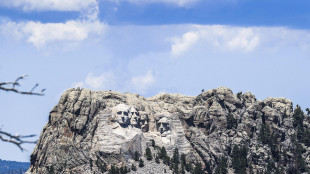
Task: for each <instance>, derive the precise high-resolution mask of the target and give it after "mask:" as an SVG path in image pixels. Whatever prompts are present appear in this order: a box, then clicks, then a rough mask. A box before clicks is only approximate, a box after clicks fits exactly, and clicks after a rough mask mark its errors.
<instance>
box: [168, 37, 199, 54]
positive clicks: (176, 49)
mask: <svg viewBox="0 0 310 174" xmlns="http://www.w3.org/2000/svg"><path fill="white" fill-rule="evenodd" d="M198 39H199V34H198V33H196V32H187V33H185V34H183V36H182V37H181V38H173V39H172V41H173V42H174V44H173V45H172V46H171V53H172V55H175V56H178V55H180V54H182V53H183V52H185V51H186V50H188V49H189V48H190V47H191V46H192V45H194V44H195V43H196V42H197V41H198Z"/></svg>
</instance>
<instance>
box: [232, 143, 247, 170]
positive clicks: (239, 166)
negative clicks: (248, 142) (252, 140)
mask: <svg viewBox="0 0 310 174" xmlns="http://www.w3.org/2000/svg"><path fill="white" fill-rule="evenodd" d="M247 151H248V150H247V148H246V146H245V145H243V146H240V147H239V146H237V145H234V147H233V151H232V155H231V157H232V167H233V169H234V170H235V173H238V174H245V173H246V168H247V158H246V157H247Z"/></svg>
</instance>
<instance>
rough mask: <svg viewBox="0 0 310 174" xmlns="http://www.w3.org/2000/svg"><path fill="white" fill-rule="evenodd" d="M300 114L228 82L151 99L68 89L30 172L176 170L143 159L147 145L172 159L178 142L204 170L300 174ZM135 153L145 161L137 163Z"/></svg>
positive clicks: (304, 150)
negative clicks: (231, 86)
mask: <svg viewBox="0 0 310 174" xmlns="http://www.w3.org/2000/svg"><path fill="white" fill-rule="evenodd" d="M297 114H298V113H297ZM301 114H302V115H301V116H300V117H301V121H300V122H299V123H298V119H296V118H297V117H296V118H294V116H295V115H294V113H293V105H292V102H291V101H290V100H288V99H285V98H267V99H265V100H263V101H258V100H257V99H256V98H255V96H254V95H253V94H251V93H249V92H246V93H244V94H242V93H238V94H233V92H232V91H231V90H230V89H228V88H224V87H220V88H217V89H212V90H208V91H205V92H202V93H201V94H200V95H198V96H195V97H191V96H184V95H180V94H159V95H156V96H154V97H150V98H144V97H142V96H139V95H138V94H131V93H125V94H123V93H119V92H114V91H91V90H88V89H79V88H78V89H69V90H67V91H66V92H65V93H64V94H63V95H62V96H61V98H60V101H59V103H58V104H57V105H56V106H55V107H54V108H53V109H52V110H51V112H50V114H49V121H48V123H47V124H46V125H45V127H44V128H43V130H42V133H41V135H40V138H39V140H38V143H37V145H36V147H35V149H34V151H33V153H32V155H31V166H30V168H29V170H28V173H104V172H105V171H106V170H109V169H111V168H112V166H113V167H114V166H118V167H127V168H131V166H133V165H135V166H137V171H131V173H146V172H147V173H164V172H167V173H172V170H173V167H171V165H170V167H169V166H168V165H169V164H167V163H163V162H162V161H159V163H155V162H154V159H153V161H148V160H146V157H145V149H146V148H147V147H151V152H152V154H153V158H155V156H156V153H157V152H158V149H161V148H162V147H164V148H165V149H166V151H167V156H170V157H172V156H173V155H174V152H175V149H176V148H177V149H178V152H179V154H185V155H184V156H185V161H186V164H189V163H190V164H191V165H192V166H195V165H196V166H197V164H201V165H202V169H203V171H204V173H266V172H270V173H291V172H293V173H294V172H300V173H303V172H307V171H308V167H310V160H309V158H310V147H309V145H310V140H308V139H307V138H303V137H306V136H308V133H309V128H310V124H309V120H308V119H304V118H306V116H305V115H304V114H303V113H302V112H301ZM293 115H294V116H293ZM296 120H297V121H296ZM299 120H300V119H299ZM301 132H302V133H301ZM153 141H154V142H153ZM152 142H153V143H155V144H156V146H152ZM153 145H154V144H153ZM159 151H160V150H159ZM136 153H137V154H139V155H141V157H140V158H141V159H144V162H145V167H142V168H140V167H138V162H137V161H135V154H136ZM223 161H224V162H223ZM174 166H175V165H174ZM174 172H175V170H174ZM194 172H195V171H194V170H188V171H186V173H194ZM175 173H176V172H175ZM180 173H181V172H180Z"/></svg>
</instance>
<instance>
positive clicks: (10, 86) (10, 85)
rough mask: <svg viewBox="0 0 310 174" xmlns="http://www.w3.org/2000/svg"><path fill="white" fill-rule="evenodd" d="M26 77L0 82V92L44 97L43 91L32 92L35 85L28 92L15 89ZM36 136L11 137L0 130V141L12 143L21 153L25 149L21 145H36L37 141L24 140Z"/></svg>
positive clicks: (36, 85)
mask: <svg viewBox="0 0 310 174" xmlns="http://www.w3.org/2000/svg"><path fill="white" fill-rule="evenodd" d="M25 77H27V75H22V76H19V77H18V78H17V79H16V80H15V81H14V82H0V90H4V91H7V92H15V93H18V94H25V95H39V96H42V95H44V93H43V92H44V91H45V89H42V90H41V92H34V90H35V89H36V88H37V87H38V86H39V84H38V83H37V84H35V85H34V86H33V87H32V89H31V90H30V91H21V90H19V89H17V88H16V87H18V86H20V85H21V83H20V81H21V80H23V79H25ZM35 136H36V135H12V134H10V133H8V132H4V131H1V130H0V140H1V141H3V142H8V143H13V144H15V145H16V146H17V147H18V148H19V149H20V150H21V151H24V150H25V149H24V148H23V147H22V144H36V143H37V141H27V140H24V139H26V138H32V137H35Z"/></svg>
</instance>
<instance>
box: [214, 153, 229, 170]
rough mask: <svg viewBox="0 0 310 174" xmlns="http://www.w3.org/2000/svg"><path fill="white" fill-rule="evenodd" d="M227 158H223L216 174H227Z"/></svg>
mask: <svg viewBox="0 0 310 174" xmlns="http://www.w3.org/2000/svg"><path fill="white" fill-rule="evenodd" d="M227 173H228V170H227V158H225V157H221V158H220V160H219V162H218V165H217V167H216V169H215V174H227Z"/></svg>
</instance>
